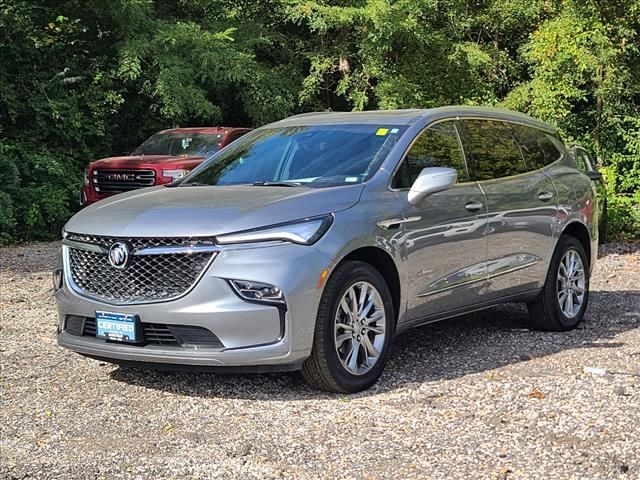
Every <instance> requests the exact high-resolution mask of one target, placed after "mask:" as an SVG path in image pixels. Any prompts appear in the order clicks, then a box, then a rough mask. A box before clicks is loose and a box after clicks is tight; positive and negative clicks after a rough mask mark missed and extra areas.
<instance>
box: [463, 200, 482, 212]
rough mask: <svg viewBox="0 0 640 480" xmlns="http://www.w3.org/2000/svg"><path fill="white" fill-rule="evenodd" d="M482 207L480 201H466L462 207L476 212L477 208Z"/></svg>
mask: <svg viewBox="0 0 640 480" xmlns="http://www.w3.org/2000/svg"><path fill="white" fill-rule="evenodd" d="M482 207H484V205H483V204H481V203H480V202H476V201H473V202H468V203H467V204H466V205H465V206H464V208H466V209H467V210H469V211H470V212H477V211H478V210H480V209H482Z"/></svg>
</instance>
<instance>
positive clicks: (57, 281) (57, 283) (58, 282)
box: [51, 268, 62, 292]
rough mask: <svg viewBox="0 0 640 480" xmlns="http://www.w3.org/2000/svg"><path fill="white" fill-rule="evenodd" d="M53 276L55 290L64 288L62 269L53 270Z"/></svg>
mask: <svg viewBox="0 0 640 480" xmlns="http://www.w3.org/2000/svg"><path fill="white" fill-rule="evenodd" d="M51 278H52V280H53V291H54V292H57V291H58V290H60V289H61V288H62V269H61V268H56V269H55V270H54V271H53V275H52V277H51Z"/></svg>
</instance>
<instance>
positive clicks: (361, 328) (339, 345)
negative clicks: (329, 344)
mask: <svg viewBox="0 0 640 480" xmlns="http://www.w3.org/2000/svg"><path fill="white" fill-rule="evenodd" d="M385 335H386V314H385V310H384V304H383V302H382V297H381V296H380V293H379V292H378V290H377V289H376V288H375V287H374V286H373V285H371V284H370V283H368V282H357V283H354V284H353V285H351V286H350V287H349V288H348V289H347V291H346V292H345V293H344V295H343V296H342V298H341V299H340V303H339V305H338V309H337V311H336V316H335V325H334V344H335V348H336V352H337V353H338V358H339V359H340V362H341V363H342V366H343V367H344V368H345V370H346V371H347V372H349V373H350V374H352V375H364V374H365V373H367V372H368V371H369V370H371V369H372V368H373V366H374V365H375V364H376V363H377V361H378V359H379V358H380V354H381V351H382V348H383V346H384V341H385Z"/></svg>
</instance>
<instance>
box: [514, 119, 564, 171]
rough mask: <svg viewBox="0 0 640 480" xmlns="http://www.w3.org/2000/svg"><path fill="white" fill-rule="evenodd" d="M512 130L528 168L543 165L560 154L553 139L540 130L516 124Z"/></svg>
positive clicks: (536, 167)
mask: <svg viewBox="0 0 640 480" xmlns="http://www.w3.org/2000/svg"><path fill="white" fill-rule="evenodd" d="M513 130H514V132H515V134H516V137H517V138H518V142H519V144H520V148H521V149H522V155H523V156H524V161H525V162H526V164H527V168H528V170H536V169H538V168H542V167H545V166H547V165H549V164H550V163H553V162H555V161H556V160H558V159H559V158H560V157H561V156H562V154H561V153H560V151H559V150H558V148H557V147H556V146H555V145H554V144H553V140H551V138H550V137H549V135H548V134H546V133H545V132H543V131H542V130H539V129H537V128H534V127H528V126H526V125H518V124H514V125H513Z"/></svg>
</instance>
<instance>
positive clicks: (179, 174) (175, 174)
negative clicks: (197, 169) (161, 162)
mask: <svg viewBox="0 0 640 480" xmlns="http://www.w3.org/2000/svg"><path fill="white" fill-rule="evenodd" d="M187 173H189V170H185V169H182V168H181V169H177V170H162V176H163V177H167V178H171V179H172V180H179V179H180V178H184V177H186V176H187Z"/></svg>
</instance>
